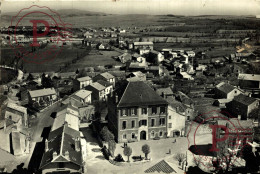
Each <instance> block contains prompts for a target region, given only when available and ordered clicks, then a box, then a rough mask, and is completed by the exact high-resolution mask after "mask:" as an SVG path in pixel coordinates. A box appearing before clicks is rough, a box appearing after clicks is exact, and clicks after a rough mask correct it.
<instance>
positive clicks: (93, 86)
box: [86, 82, 106, 91]
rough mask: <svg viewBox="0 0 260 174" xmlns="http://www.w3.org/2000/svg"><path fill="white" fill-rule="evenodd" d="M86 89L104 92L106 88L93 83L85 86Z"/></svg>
mask: <svg viewBox="0 0 260 174" xmlns="http://www.w3.org/2000/svg"><path fill="white" fill-rule="evenodd" d="M88 87H92V88H95V89H97V90H98V91H101V90H104V89H105V88H106V87H105V86H103V85H101V84H100V83H98V82H95V83H92V84H90V85H88V86H86V89H88Z"/></svg>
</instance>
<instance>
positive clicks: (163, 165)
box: [144, 160, 177, 173]
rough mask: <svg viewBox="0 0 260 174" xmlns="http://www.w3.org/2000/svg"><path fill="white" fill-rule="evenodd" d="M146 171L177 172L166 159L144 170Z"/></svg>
mask: <svg viewBox="0 0 260 174" xmlns="http://www.w3.org/2000/svg"><path fill="white" fill-rule="evenodd" d="M144 172H145V173H154V172H158V173H161V172H162V173H173V172H174V173H177V172H176V171H175V170H174V169H173V168H172V167H171V166H170V165H169V164H168V163H167V162H166V161H164V160H162V161H160V162H158V163H157V164H155V165H154V166H152V167H150V168H149V169H147V170H145V171H144Z"/></svg>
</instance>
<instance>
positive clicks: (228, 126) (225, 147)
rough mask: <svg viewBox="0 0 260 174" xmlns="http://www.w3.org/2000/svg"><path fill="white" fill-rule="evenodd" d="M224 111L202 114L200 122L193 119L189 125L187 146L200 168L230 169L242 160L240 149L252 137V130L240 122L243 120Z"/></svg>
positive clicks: (210, 169) (208, 169) (250, 140)
mask: <svg viewBox="0 0 260 174" xmlns="http://www.w3.org/2000/svg"><path fill="white" fill-rule="evenodd" d="M223 113H224V112H219V111H211V112H209V113H205V114H203V115H202V116H204V118H205V119H204V120H203V121H202V122H201V123H196V122H192V123H191V125H190V127H189V132H188V135H187V138H188V143H189V146H188V147H189V150H190V152H191V153H192V155H193V157H194V162H195V164H197V166H198V167H200V168H201V169H205V170H207V171H219V170H224V171H229V170H230V168H231V167H232V166H236V165H237V163H240V162H241V160H242V158H241V157H242V150H243V148H244V147H245V146H246V145H247V143H248V142H252V140H253V129H252V128H250V127H249V128H248V127H247V128H244V127H243V125H242V124H241V123H242V122H244V120H242V121H241V120H238V119H237V118H232V116H230V114H228V113H225V115H227V114H228V115H229V117H226V116H224V115H223ZM212 114H213V115H214V116H212ZM207 115H208V117H207Z"/></svg>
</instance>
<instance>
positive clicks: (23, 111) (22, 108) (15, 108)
mask: <svg viewBox="0 0 260 174" xmlns="http://www.w3.org/2000/svg"><path fill="white" fill-rule="evenodd" d="M7 108H11V109H14V110H16V111H19V112H22V113H27V108H25V107H22V106H19V105H17V104H15V103H8V104H7Z"/></svg>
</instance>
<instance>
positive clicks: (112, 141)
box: [108, 140, 116, 156]
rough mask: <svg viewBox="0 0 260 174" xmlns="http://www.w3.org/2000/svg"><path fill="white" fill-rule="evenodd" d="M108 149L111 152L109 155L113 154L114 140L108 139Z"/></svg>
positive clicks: (114, 148)
mask: <svg viewBox="0 0 260 174" xmlns="http://www.w3.org/2000/svg"><path fill="white" fill-rule="evenodd" d="M108 149H109V151H110V152H111V155H112V156H114V153H115V150H116V142H115V141H114V140H110V141H108Z"/></svg>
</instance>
